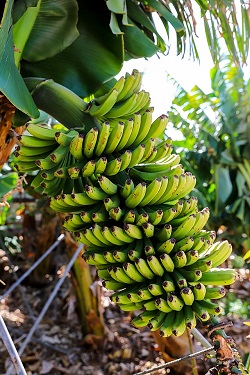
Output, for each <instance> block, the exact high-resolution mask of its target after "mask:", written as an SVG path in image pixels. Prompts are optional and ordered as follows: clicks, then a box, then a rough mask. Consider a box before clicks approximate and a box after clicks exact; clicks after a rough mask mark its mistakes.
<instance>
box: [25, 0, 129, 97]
mask: <svg viewBox="0 0 250 375" xmlns="http://www.w3.org/2000/svg"><path fill="white" fill-rule="evenodd" d="M78 5H79V13H78V24H77V28H78V31H79V37H78V38H77V39H76V40H75V41H74V42H73V43H72V44H71V45H70V46H69V47H68V48H66V49H64V50H63V51H62V52H60V53H58V54H56V55H55V56H54V57H51V58H46V59H44V60H42V61H37V62H30V61H26V60H24V61H22V64H21V73H22V75H23V76H25V77H29V76H37V77H46V78H52V79H53V80H54V81H56V82H57V83H60V84H61V85H63V86H66V87H67V88H69V89H70V90H72V91H74V92H75V93H76V94H78V95H79V96H81V97H84V96H88V95H89V94H91V93H92V92H94V91H95V90H96V89H97V88H98V86H99V85H100V84H101V83H102V82H105V81H107V80H109V79H111V78H112V77H114V76H115V75H116V74H118V73H119V71H120V70H121V68H122V64H123V60H124V55H123V38H122V36H121V35H120V36H116V35H114V34H112V33H111V32H110V29H109V12H107V7H106V5H105V4H104V3H102V2H100V1H96V0H94V1H93V0H88V1H85V2H78ZM97 9H98V11H97ZM31 47H32V46H30V48H31Z"/></svg>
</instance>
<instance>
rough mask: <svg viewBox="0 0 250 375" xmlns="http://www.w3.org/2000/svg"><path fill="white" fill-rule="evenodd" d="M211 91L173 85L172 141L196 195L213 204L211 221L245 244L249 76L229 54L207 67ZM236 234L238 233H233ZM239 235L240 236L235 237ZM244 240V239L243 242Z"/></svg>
mask: <svg viewBox="0 0 250 375" xmlns="http://www.w3.org/2000/svg"><path fill="white" fill-rule="evenodd" d="M210 76H211V87H212V91H211V92H210V93H208V94H207V93H205V92H203V91H202V90H201V89H200V88H199V87H198V86H194V87H193V89H192V90H190V92H187V91H186V90H184V89H183V87H181V86H180V85H178V84H177V94H176V97H175V99H174V100H173V103H172V108H171V112H170V120H171V121H172V122H173V124H174V126H175V128H176V129H179V130H180V131H181V132H182V135H183V140H181V141H178V142H176V144H175V145H176V147H180V148H181V149H182V156H183V161H184V162H185V163H186V164H187V165H188V167H189V168H191V170H193V171H195V174H196V176H197V181H198V184H197V192H196V193H197V195H198V196H199V198H200V201H201V202H202V203H203V205H207V206H209V207H210V209H211V213H212V215H213V219H212V220H211V223H210V225H213V227H214V228H213V229H215V230H218V229H219V227H220V226H222V225H224V226H226V228H227V230H226V232H224V234H223V236H228V237H231V236H233V237H234V241H235V244H236V247H237V246H238V248H239V245H237V244H241V245H242V244H243V243H244V246H246V247H249V243H247V241H246V237H249V234H250V215H249V212H250V210H249V208H250V178H249V176H250V167H249V166H250V163H249V161H250V152H249V145H250V138H249V130H250V123H249V105H250V101H249V83H250V81H249V80H246V79H245V77H244V72H243V70H242V69H241V68H240V67H239V66H238V65H236V64H234V63H233V62H232V60H231V59H230V58H225V59H223V60H222V61H221V62H220V64H219V66H215V67H214V68H212V69H211V72H210ZM236 235H237V237H236ZM239 239H240V241H238V240H239ZM244 240H245V241H244Z"/></svg>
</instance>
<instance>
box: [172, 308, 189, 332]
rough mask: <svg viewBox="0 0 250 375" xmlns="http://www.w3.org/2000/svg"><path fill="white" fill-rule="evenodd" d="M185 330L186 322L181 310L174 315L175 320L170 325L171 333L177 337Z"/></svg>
mask: <svg viewBox="0 0 250 375" xmlns="http://www.w3.org/2000/svg"><path fill="white" fill-rule="evenodd" d="M185 330H186V320H185V315H184V311H183V310H181V311H178V312H177V313H176V314H175V320H174V323H173V325H172V332H173V334H174V335H175V336H177V337H179V336H181V335H183V333H184V332H185Z"/></svg>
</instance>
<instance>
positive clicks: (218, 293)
mask: <svg viewBox="0 0 250 375" xmlns="http://www.w3.org/2000/svg"><path fill="white" fill-rule="evenodd" d="M225 295H226V289H225V288H224V287H223V286H215V287H207V288H206V293H205V297H204V298H206V299H219V298H222V297H224V296H225Z"/></svg>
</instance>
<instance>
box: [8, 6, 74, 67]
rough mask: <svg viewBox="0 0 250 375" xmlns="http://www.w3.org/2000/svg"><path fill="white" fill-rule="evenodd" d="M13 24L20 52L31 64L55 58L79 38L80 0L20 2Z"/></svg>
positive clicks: (15, 10)
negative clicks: (78, 2)
mask: <svg viewBox="0 0 250 375" xmlns="http://www.w3.org/2000/svg"><path fill="white" fill-rule="evenodd" d="M13 20H14V40H15V45H16V48H17V49H18V50H19V51H18V53H19V55H20V54H21V55H22V57H23V58H24V59H25V60H27V61H40V60H44V59H47V58H49V57H52V56H55V55H56V54H58V53H59V52H61V51H63V50H64V49H65V48H67V47H68V46H70V45H71V44H72V43H73V42H74V40H75V39H76V38H77V37H78V35H79V32H78V30H77V21H78V4H77V1H76V0H54V1H51V0H18V1H17V3H16V4H15V7H14V12H13Z"/></svg>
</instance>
